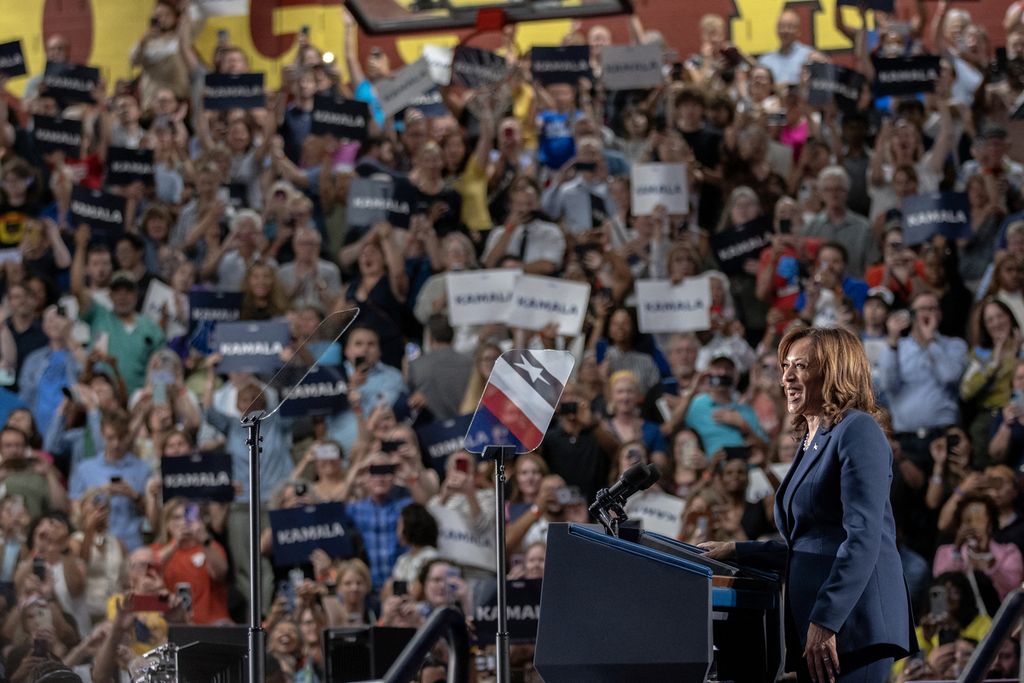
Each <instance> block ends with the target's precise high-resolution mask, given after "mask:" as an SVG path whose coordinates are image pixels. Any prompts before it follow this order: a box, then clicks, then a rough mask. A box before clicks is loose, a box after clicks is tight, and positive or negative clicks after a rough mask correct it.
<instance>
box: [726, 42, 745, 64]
mask: <svg viewBox="0 0 1024 683" xmlns="http://www.w3.org/2000/svg"><path fill="white" fill-rule="evenodd" d="M722 57H724V58H725V62H726V63H727V64H728V65H729V66H736V65H737V64H739V63H740V61H741V60H742V59H743V58H742V57H740V51H739V50H737V49H736V48H735V47H733V46H732V45H730V46H729V47H727V48H725V49H724V50H722Z"/></svg>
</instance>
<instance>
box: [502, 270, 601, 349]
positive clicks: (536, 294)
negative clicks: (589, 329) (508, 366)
mask: <svg viewBox="0 0 1024 683" xmlns="http://www.w3.org/2000/svg"><path fill="white" fill-rule="evenodd" d="M588 301H590V285H589V284H586V283H580V282H568V281H566V280H560V279H558V278H554V277H543V276H541V275H522V276H520V278H519V279H518V280H516V289H515V292H513V295H512V310H511V314H510V315H509V318H508V319H509V320H514V321H515V323H516V326H517V327H521V328H523V329H526V330H542V329H544V328H545V327H547V326H548V325H550V324H551V323H556V324H557V325H558V334H560V335H563V336H568V337H575V336H577V335H578V334H579V333H580V330H581V329H582V328H583V316H584V315H586V313H587V302H588Z"/></svg>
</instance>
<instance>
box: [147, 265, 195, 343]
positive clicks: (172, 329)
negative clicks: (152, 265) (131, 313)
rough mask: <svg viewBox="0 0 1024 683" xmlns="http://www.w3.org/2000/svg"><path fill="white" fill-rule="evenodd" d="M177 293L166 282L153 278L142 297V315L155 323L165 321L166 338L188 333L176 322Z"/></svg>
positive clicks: (158, 323)
mask: <svg viewBox="0 0 1024 683" xmlns="http://www.w3.org/2000/svg"><path fill="white" fill-rule="evenodd" d="M177 297H178V295H177V293H176V292H175V291H174V289H172V288H171V287H170V286H169V285H167V284H166V283H164V282H162V281H160V280H158V279H157V278H153V279H152V280H150V281H149V287H147V288H146V295H145V296H144V297H143V298H142V311H141V312H142V315H144V316H146V317H147V318H149V319H150V320H152V321H153V322H155V323H156V324H157V325H160V324H161V321H163V320H165V319H166V321H167V326H166V328H165V329H164V332H166V333H167V338H168V339H174V338H176V337H180V336H181V335H183V334H186V333H188V330H186V329H185V327H184V326H183V325H182V324H181V323H180V322H178V319H177V318H176V317H175V316H176V304H175V302H176V301H177Z"/></svg>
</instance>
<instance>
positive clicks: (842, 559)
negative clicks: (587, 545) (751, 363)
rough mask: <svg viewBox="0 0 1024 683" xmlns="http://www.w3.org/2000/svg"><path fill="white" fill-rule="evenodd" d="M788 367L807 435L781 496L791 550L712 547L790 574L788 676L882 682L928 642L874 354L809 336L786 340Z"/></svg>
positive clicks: (784, 545)
mask: <svg viewBox="0 0 1024 683" xmlns="http://www.w3.org/2000/svg"><path fill="white" fill-rule="evenodd" d="M779 363H780V365H781V366H782V386H783V389H784V390H785V398H786V409H787V412H789V414H790V415H792V416H793V418H794V425H795V426H796V427H797V431H798V433H802V435H803V440H802V442H801V445H800V448H799V449H798V451H797V456H796V459H795V460H794V462H793V465H792V467H791V468H790V470H789V473H788V475H787V476H786V478H785V480H783V482H782V484H781V486H780V487H779V490H778V493H776V495H775V523H776V525H777V526H778V528H779V531H780V533H781V535H782V538H783V541H764V542H758V541H750V542H742V543H735V542H726V543H721V542H720V543H704V544H702V547H703V548H705V549H706V551H707V554H708V556H709V557H712V558H717V559H735V560H736V561H737V562H739V563H740V564H749V565H752V566H755V565H761V566H763V567H768V568H771V569H776V570H779V571H784V572H785V576H786V607H787V609H786V644H787V658H786V659H787V669H789V670H791V671H796V672H797V677H798V680H801V681H808V680H809V681H814V682H815V683H825V682H826V681H829V682H832V681H837V680H838V681H841V682H843V683H853V682H855V681H856V682H858V683H882V682H884V681H885V680H886V679H887V678H888V674H889V671H890V669H891V667H892V663H893V661H894V659H900V658H902V657H906V656H907V655H910V654H913V653H914V652H916V651H917V639H916V638H915V636H914V618H913V615H912V614H911V608H910V592H909V591H908V590H907V584H906V581H905V580H904V578H903V568H902V565H901V564H900V556H899V553H898V552H897V550H896V529H895V522H894V521H893V515H892V508H891V507H890V505H889V485H890V483H891V481H892V451H891V450H890V448H889V443H888V441H887V440H886V436H885V433H884V432H883V430H882V427H880V426H879V421H878V420H879V410H878V408H877V407H876V405H875V400H874V393H873V392H872V390H871V369H870V367H869V365H868V360H867V357H866V356H865V354H864V347H863V346H862V345H861V342H860V340H858V339H857V338H856V337H855V336H854V335H853V334H851V333H850V332H848V331H846V330H842V329H822V328H804V329H799V330H794V331H792V332H790V333H789V334H787V335H786V336H785V337H784V338H783V340H782V342H781V343H780V344H779ZM800 654H802V656H799V655H800Z"/></svg>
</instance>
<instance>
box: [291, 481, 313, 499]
mask: <svg viewBox="0 0 1024 683" xmlns="http://www.w3.org/2000/svg"><path fill="white" fill-rule="evenodd" d="M294 489H295V495H296V496H298V497H299V498H301V497H302V496H304V495H306V494H307V493H309V487H308V486H306V484H305V483H304V482H299V483H298V484H296V485H295V486H294Z"/></svg>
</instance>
